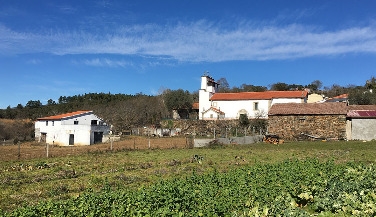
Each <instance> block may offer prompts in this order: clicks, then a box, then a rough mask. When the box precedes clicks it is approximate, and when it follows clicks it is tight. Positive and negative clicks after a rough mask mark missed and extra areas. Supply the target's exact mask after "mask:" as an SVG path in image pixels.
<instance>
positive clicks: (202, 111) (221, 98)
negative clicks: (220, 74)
mask: <svg viewBox="0 0 376 217" xmlns="http://www.w3.org/2000/svg"><path fill="white" fill-rule="evenodd" d="M218 85H219V84H218V83H217V82H215V80H214V79H213V78H212V77H210V76H209V75H208V74H204V75H203V76H201V88H200V90H199V105H198V106H199V119H200V120H231V119H239V117H240V115H242V114H244V115H247V117H248V118H263V119H267V118H268V112H269V109H270V108H271V106H272V105H273V104H276V103H307V98H308V92H307V91H305V90H296V91H295V90H294V91H265V92H239V93H217V89H218Z"/></svg>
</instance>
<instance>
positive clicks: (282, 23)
mask: <svg viewBox="0 0 376 217" xmlns="http://www.w3.org/2000/svg"><path fill="white" fill-rule="evenodd" d="M375 11H376V1H374V0H362V1H359V0H331V1H327V0H244V1H243V0H241V1H238V0H233V1H228V0H179V1H176V0H161V1H155V0H137V1H129V0H113V1H110V0H80V1H77V0H65V1H57V0H33V1H21V0H0V108H3V109H4V108H6V107H8V106H10V107H16V106H17V105H18V104H22V105H23V106H25V105H26V103H27V102H28V101H29V100H40V101H41V102H42V104H46V103H47V100H49V99H52V100H55V101H57V100H58V98H59V97H60V96H73V95H78V94H85V93H101V92H103V93H113V94H116V93H123V94H137V93H143V94H147V95H157V94H159V93H161V92H162V91H163V90H165V89H171V90H177V89H183V90H188V91H190V92H193V91H197V90H198V89H199V88H200V77H201V76H202V75H203V74H204V72H209V75H210V76H211V77H213V78H214V79H215V80H219V79H220V78H226V80H227V82H228V84H229V85H230V87H239V86H241V85H242V84H252V85H260V86H266V87H270V85H271V84H274V83H277V82H284V83H287V84H302V85H307V84H310V83H311V82H313V81H314V80H320V81H321V82H322V83H323V87H330V86H332V85H333V84H336V85H341V86H348V85H364V84H365V82H366V80H368V79H370V78H371V77H372V76H376V13H375Z"/></svg>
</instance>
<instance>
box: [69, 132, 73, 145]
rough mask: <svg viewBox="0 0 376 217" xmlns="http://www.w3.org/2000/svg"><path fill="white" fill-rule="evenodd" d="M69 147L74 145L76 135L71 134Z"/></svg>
mask: <svg viewBox="0 0 376 217" xmlns="http://www.w3.org/2000/svg"><path fill="white" fill-rule="evenodd" d="M69 145H74V134H69Z"/></svg>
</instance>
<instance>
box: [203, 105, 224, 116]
mask: <svg viewBox="0 0 376 217" xmlns="http://www.w3.org/2000/svg"><path fill="white" fill-rule="evenodd" d="M210 110H212V111H214V112H215V113H217V114H220V115H224V114H225V113H224V112H223V111H221V110H219V109H217V108H214V107H210V108H209V109H208V110H206V111H204V112H203V113H206V112H208V111H210Z"/></svg>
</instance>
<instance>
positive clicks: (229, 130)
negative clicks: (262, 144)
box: [161, 119, 259, 138]
mask: <svg viewBox="0 0 376 217" xmlns="http://www.w3.org/2000/svg"><path fill="white" fill-rule="evenodd" d="M161 127H162V128H167V129H180V130H181V133H182V134H189V135H196V136H198V137H210V138H213V137H214V133H215V134H216V137H217V138H221V137H222V138H224V137H233V136H244V135H257V134H259V132H258V130H256V129H254V128H253V127H252V126H251V125H250V126H249V127H248V128H247V129H246V130H245V128H244V127H241V126H239V120H183V119H181V120H164V121H162V122H161Z"/></svg>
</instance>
